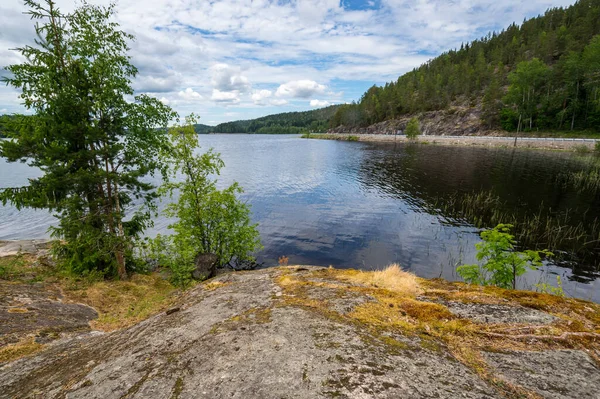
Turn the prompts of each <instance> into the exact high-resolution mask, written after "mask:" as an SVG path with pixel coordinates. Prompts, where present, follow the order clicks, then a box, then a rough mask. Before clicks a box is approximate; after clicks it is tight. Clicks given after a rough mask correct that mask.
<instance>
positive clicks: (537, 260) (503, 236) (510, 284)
mask: <svg viewBox="0 0 600 399" xmlns="http://www.w3.org/2000/svg"><path fill="white" fill-rule="evenodd" d="M512 227H513V226H512V225H510V224H499V225H498V226H496V227H494V228H493V229H492V230H486V231H483V232H482V233H481V238H482V239H483V241H482V242H480V243H477V244H475V248H477V255H476V256H477V260H478V261H480V262H482V263H480V264H474V265H462V266H459V267H458V268H457V269H456V271H457V272H458V274H459V275H460V276H461V277H462V278H463V279H464V280H465V281H466V282H468V283H471V284H478V285H495V286H497V287H501V288H507V289H511V288H512V289H515V288H516V284H517V277H519V276H522V275H523V274H525V273H526V272H527V270H535V269H537V268H539V267H540V266H542V258H541V256H542V255H543V256H551V255H552V253H551V252H549V251H546V250H544V251H531V250H527V251H523V252H518V251H515V250H514V249H515V244H516V242H515V239H514V236H513V235H511V234H510V229H511V228H512Z"/></svg>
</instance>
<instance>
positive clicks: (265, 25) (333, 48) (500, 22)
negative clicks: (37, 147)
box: [0, 0, 573, 125]
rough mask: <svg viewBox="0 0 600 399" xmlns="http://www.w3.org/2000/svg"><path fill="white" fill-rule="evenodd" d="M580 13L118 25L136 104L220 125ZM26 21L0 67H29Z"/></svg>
mask: <svg viewBox="0 0 600 399" xmlns="http://www.w3.org/2000/svg"><path fill="white" fill-rule="evenodd" d="M90 1H92V2H93V3H105V4H106V3H108V0H98V1H94V0H90ZM57 3H58V5H59V7H61V9H63V11H65V12H68V11H70V10H72V9H73V8H74V6H75V2H74V1H72V0H69V1H66V0H57ZM572 3H573V1H561V0H556V1H545V0H530V1H527V2H522V1H515V0H495V1H492V0H451V1H438V0H416V1H407V0H368V1H362V0H344V1H339V0H297V1H283V0H279V1H277V0H274V1H269V0H254V1H250V0H222V1H209V0H145V1H144V2H140V1H139V0H119V1H118V3H117V11H118V14H117V16H116V19H117V22H119V23H120V24H121V26H122V27H123V29H124V30H126V31H128V32H130V33H132V34H134V35H135V36H136V40H135V41H134V42H132V43H131V56H132V59H133V63H134V65H136V66H137V67H138V69H139V71H140V73H139V75H138V77H137V78H136V79H135V81H134V82H133V85H134V88H135V90H136V92H138V93H147V94H149V95H152V96H155V97H156V98H159V99H160V100H161V101H163V102H164V103H166V104H169V105H170V106H172V107H173V108H174V109H175V110H176V111H178V112H179V113H180V114H181V115H185V114H188V113H191V112H194V113H196V114H198V115H200V117H201V120H200V122H202V123H205V124H209V125H214V124H217V123H220V122H225V121H231V120H237V119H250V118H255V117H259V116H263V115H268V114H273V113H279V112H291V111H303V110H308V109H314V108H318V107H323V106H326V105H329V104H339V103H345V102H351V101H353V100H358V98H359V97H360V96H361V94H362V93H363V92H364V91H365V90H366V89H367V88H369V87H370V86H371V85H373V84H383V83H385V82H386V81H390V80H395V79H397V77H398V76H399V75H401V74H402V73H404V72H406V71H409V70H411V69H412V68H414V67H416V66H419V65H420V64H422V63H423V62H425V61H427V60H428V59H430V58H432V57H433V56H435V55H437V54H439V53H441V52H443V51H445V50H447V49H450V48H455V47H459V46H460V44H461V43H462V42H467V41H470V40H473V39H476V38H478V37H481V36H482V35H485V34H486V33H487V32H488V31H490V30H499V29H502V28H504V27H506V26H508V25H509V24H510V23H512V22H513V21H516V22H521V21H522V20H523V18H526V17H531V16H535V15H537V14H540V13H543V12H544V11H545V10H546V9H547V8H549V7H556V6H566V5H569V4H572ZM142 4H143V5H142ZM23 11H25V7H24V5H23V4H22V2H20V1H17V0H3V1H2V4H1V5H0V66H5V65H9V64H13V63H18V62H22V58H21V56H20V55H19V54H18V53H17V52H15V51H14V50H11V49H12V48H14V47H17V46H22V45H24V44H29V43H31V41H32V39H33V27H32V23H31V21H30V20H29V19H28V18H27V17H26V16H25V15H23V14H22V12H23ZM0 74H1V72H0ZM12 112H24V109H23V107H22V106H21V105H20V101H19V98H18V93H17V92H16V91H15V90H13V89H12V88H9V87H4V86H2V87H0V113H12Z"/></svg>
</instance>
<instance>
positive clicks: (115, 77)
mask: <svg viewBox="0 0 600 399" xmlns="http://www.w3.org/2000/svg"><path fill="white" fill-rule="evenodd" d="M25 4H27V5H28V6H29V7H30V9H31V10H30V15H31V17H32V18H33V19H35V20H37V21H38V22H37V24H36V33H37V36H38V38H37V40H36V42H35V43H36V45H35V46H25V47H22V48H20V49H19V51H20V52H21V54H22V55H23V56H24V57H25V59H26V61H25V62H23V63H21V64H16V65H10V66H8V67H7V68H6V69H7V70H8V71H9V72H11V74H10V75H9V76H8V77H5V78H3V81H4V82H5V83H7V84H8V85H10V86H13V87H14V88H16V89H19V90H21V99H22V100H23V104H24V105H25V107H26V108H28V109H30V110H31V111H33V112H34V116H33V117H27V118H24V117H15V118H12V119H11V120H10V122H9V123H8V128H5V129H4V130H5V134H6V135H8V136H9V137H13V139H14V140H10V141H9V140H4V141H2V142H1V143H0V155H2V156H4V157H6V158H7V160H8V161H10V162H15V161H22V162H25V161H26V162H28V163H29V164H30V165H31V166H34V167H38V168H40V169H41V170H42V172H43V175H42V176H41V177H39V178H36V179H31V180H30V185H29V186H27V187H19V188H9V189H5V190H2V191H1V192H0V200H2V201H3V202H7V201H8V202H11V203H13V204H14V205H16V206H17V207H25V206H27V207H35V208H45V209H48V210H50V211H52V212H54V213H55V215H56V216H57V218H58V225H57V226H55V227H53V228H52V231H51V232H52V235H53V236H54V237H56V238H59V239H61V240H62V241H61V244H60V245H59V247H60V248H57V253H58V254H59V255H60V257H61V260H62V261H63V265H64V266H65V267H66V268H68V269H69V270H71V271H73V272H75V273H79V274H80V273H84V272H87V271H90V270H91V271H100V272H102V273H104V274H106V275H117V274H118V275H119V276H120V277H126V268H127V264H128V259H130V258H131V256H132V247H133V240H134V239H135V238H136V237H138V236H139V235H140V234H141V233H142V232H143V230H144V229H145V228H146V227H147V226H148V225H149V224H150V223H151V219H150V216H151V210H152V209H153V208H154V204H153V201H154V199H155V198H156V193H155V192H154V187H153V186H152V185H151V184H148V183H147V182H145V181H144V180H143V179H144V177H145V176H146V175H148V174H152V173H154V172H155V171H157V170H160V171H163V172H165V171H166V165H165V164H164V162H163V159H162V158H161V157H159V154H161V153H164V152H166V151H168V147H169V145H170V144H169V141H168V138H167V131H166V125H167V123H168V122H169V120H171V119H173V118H174V117H175V113H174V112H173V111H172V110H171V109H170V108H168V107H167V106H165V105H163V104H162V103H160V102H159V101H158V100H156V99H152V98H149V97H147V96H139V97H136V98H135V101H134V102H133V103H129V102H128V101H126V97H127V96H130V95H132V94H133V89H132V87H131V79H132V78H133V77H135V75H136V73H137V69H136V68H135V67H134V66H133V65H132V64H131V63H130V58H129V56H128V55H127V51H128V47H127V43H128V41H129V40H131V39H132V36H131V35H129V34H127V33H125V32H123V31H121V30H120V29H119V27H118V25H117V24H116V23H114V22H112V18H113V14H114V7H113V6H109V7H100V6H94V5H91V4H88V3H83V5H82V6H81V7H79V8H78V9H76V10H75V11H74V12H73V13H71V14H63V13H62V12H60V11H59V10H58V9H57V8H56V5H55V3H54V2H53V1H51V0H46V1H45V2H44V3H37V2H35V1H32V0H27V1H26V2H25ZM134 200H137V203H136V206H135V208H139V207H140V206H141V207H142V209H139V210H137V211H135V212H134V214H133V215H127V213H126V209H128V208H129V207H130V205H133V201H134Z"/></svg>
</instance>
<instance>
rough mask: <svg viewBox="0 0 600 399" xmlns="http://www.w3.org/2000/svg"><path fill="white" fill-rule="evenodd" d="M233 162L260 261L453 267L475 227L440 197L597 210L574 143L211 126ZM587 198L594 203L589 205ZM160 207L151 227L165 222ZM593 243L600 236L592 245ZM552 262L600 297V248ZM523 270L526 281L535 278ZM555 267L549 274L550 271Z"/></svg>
mask: <svg viewBox="0 0 600 399" xmlns="http://www.w3.org/2000/svg"><path fill="white" fill-rule="evenodd" d="M200 142H201V144H202V146H203V148H208V147H214V148H215V149H216V150H217V151H218V152H220V153H221V155H222V157H223V160H224V161H225V165H226V167H225V168H224V169H223V172H222V175H221V176H220V177H219V185H220V186H225V185H227V184H230V183H231V182H232V181H234V180H237V181H238V182H239V183H240V184H241V185H242V186H243V187H244V189H245V193H244V194H243V199H244V200H245V201H247V202H248V203H250V204H251V206H252V211H253V219H254V221H255V222H257V223H259V230H260V232H261V237H262V241H263V244H264V246H265V249H264V250H263V251H262V252H261V253H259V254H258V259H259V261H260V262H264V264H265V265H274V264H277V258H278V257H279V256H281V255H287V256H289V258H290V260H289V262H290V264H292V263H305V264H317V265H333V266H336V267H358V268H363V269H372V268H379V267H382V266H385V265H387V264H389V263H391V262H398V263H400V264H401V265H402V266H403V267H404V268H406V269H409V270H412V271H413V272H415V273H416V274H418V275H420V276H423V277H438V276H442V277H446V278H448V279H456V278H457V276H456V273H455V267H456V265H459V264H462V263H466V262H474V260H475V259H474V244H475V243H476V242H478V240H479V238H478V232H479V230H478V229H477V228H475V227H474V226H473V225H472V224H469V223H468V221H465V220H462V221H461V220H457V219H454V218H452V216H454V215H452V214H450V213H448V212H441V211H440V209H436V207H435V206H436V204H439V201H440V200H442V201H443V200H444V199H445V198H450V197H451V196H456V195H460V194H461V193H471V192H480V191H492V192H493V193H494V194H495V195H497V196H498V197H499V198H500V199H501V200H502V202H503V204H505V205H504V206H506V207H507V208H509V209H507V210H506V211H510V212H512V213H517V214H522V215H527V214H529V213H532V212H536V211H539V209H540V207H541V208H543V209H552V210H553V212H563V211H566V210H569V212H570V213H571V215H576V216H577V215H579V216H577V217H576V219H575V220H585V218H586V217H587V216H589V215H597V214H599V213H600V212H598V211H600V209H599V207H600V201H599V200H600V198H598V195H597V194H590V193H576V192H575V191H570V190H569V188H568V187H565V186H562V185H558V184H556V176H557V175H558V174H560V173H561V172H564V171H565V170H570V169H573V168H576V167H577V165H578V163H577V161H576V160H575V159H574V157H575V156H574V155H573V154H566V153H565V154H563V153H543V152H536V151H513V150H510V149H485V148H466V147H441V146H434V145H406V144H398V145H394V144H377V145H375V144H368V143H350V142H336V141H326V140H303V139H299V138H297V137H295V136H287V135H286V136H270V135H269V136H263V135H208V136H201V137H200ZM0 171H1V174H0V187H7V186H13V185H19V184H26V183H27V177H31V176H33V175H34V171H32V170H30V169H28V168H27V167H26V166H25V165H21V164H10V165H7V164H6V163H3V161H0ZM586 210H587V212H586ZM50 223H52V217H51V216H50V215H48V214H47V213H45V212H40V211H32V210H23V211H20V212H18V211H16V210H14V208H11V207H3V208H0V239H18V238H34V237H43V236H45V235H46V229H47V227H48V226H49V224H50ZM167 225H168V220H165V219H164V218H158V219H157V220H156V223H155V227H154V230H153V231H152V232H151V234H154V233H156V232H157V231H164V230H166V226H167ZM596 248H597V246H596ZM565 259H567V260H568V262H563V263H561V265H562V266H564V265H569V266H570V267H569V268H565V267H559V266H557V265H548V267H547V271H548V272H550V273H555V274H559V275H561V276H563V281H564V288H565V291H566V292H567V293H569V294H570V295H573V296H578V297H583V298H586V299H593V300H595V301H600V290H596V289H595V288H596V284H597V283H596V277H598V272H597V270H598V267H597V265H598V255H597V252H595V253H594V252H593V251H592V252H591V254H588V256H587V257H586V258H585V259H580V258H575V257H571V258H569V257H568V256H567V257H566V258H565ZM539 278H540V277H539V273H536V274H530V275H528V276H527V277H526V278H525V279H524V281H522V282H521V285H522V286H528V285H531V284H534V283H536V282H538V280H539ZM553 280H554V278H553V277H552V278H551V279H550V282H553Z"/></svg>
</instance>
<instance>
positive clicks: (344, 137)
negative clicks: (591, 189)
mask: <svg viewBox="0 0 600 399" xmlns="http://www.w3.org/2000/svg"><path fill="white" fill-rule="evenodd" d="M309 138H311V139H324V140H340V141H364V142H375V143H417V144H438V145H461V146H476V147H499V148H526V149H540V150H560V151H583V152H592V151H594V150H595V149H596V143H599V142H600V140H594V139H560V138H556V139H554V138H544V139H542V138H532V137H517V138H516V140H515V137H502V136H438V135H429V136H425V135H421V136H418V137H417V138H416V139H414V140H408V139H407V138H406V136H403V135H394V134H355V133H325V134H319V133H311V134H310V136H309Z"/></svg>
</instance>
